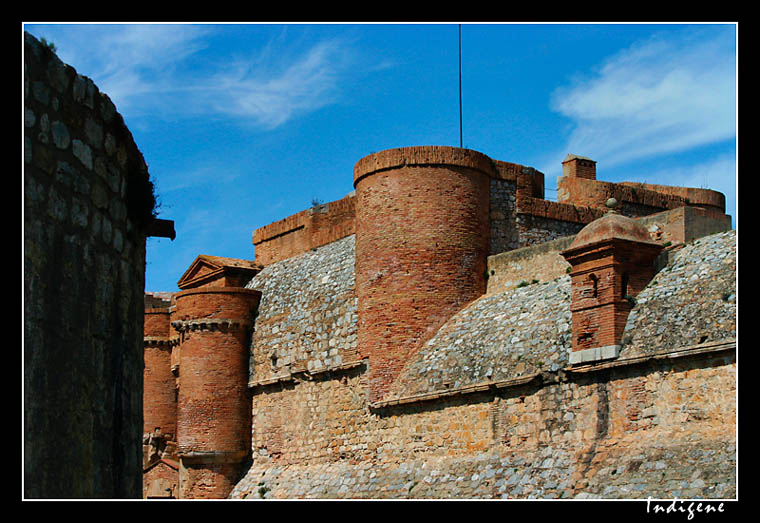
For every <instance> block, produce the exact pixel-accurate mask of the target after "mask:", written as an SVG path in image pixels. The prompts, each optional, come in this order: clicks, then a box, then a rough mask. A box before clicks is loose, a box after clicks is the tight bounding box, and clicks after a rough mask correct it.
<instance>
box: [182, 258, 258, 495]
mask: <svg viewBox="0 0 760 523" xmlns="http://www.w3.org/2000/svg"><path fill="white" fill-rule="evenodd" d="M256 272H257V269H256V268H255V266H253V264H251V262H246V261H245V260H230V259H228V258H219V257H209V256H199V257H198V258H197V259H196V260H195V262H193V264H192V265H191V267H190V269H188V271H187V272H186V273H185V275H184V276H183V277H182V279H180V281H179V283H178V286H179V287H180V289H182V291H181V292H179V293H177V295H176V296H175V300H176V304H177V305H176V310H175V311H174V314H173V317H172V326H173V327H174V328H175V329H176V330H177V331H178V332H179V333H180V346H179V348H180V360H179V374H180V387H179V398H178V414H177V444H178V453H179V458H180V484H179V494H180V495H179V497H180V498H225V497H227V495H228V494H229V493H230V491H231V490H232V488H233V487H234V485H235V482H236V481H237V480H238V479H239V476H240V474H241V472H242V469H243V467H244V465H245V463H246V462H247V460H248V458H249V457H250V449H251V401H250V397H249V393H248V361H249V356H248V355H249V345H250V334H251V329H252V326H253V321H254V318H255V316H256V313H257V309H258V305H259V300H260V298H261V293H260V292H259V291H256V290H251V289H246V288H244V287H242V286H241V285H242V282H244V281H247V280H249V279H250V277H252V276H253V275H254V274H255V273H256ZM230 285H233V286H230Z"/></svg>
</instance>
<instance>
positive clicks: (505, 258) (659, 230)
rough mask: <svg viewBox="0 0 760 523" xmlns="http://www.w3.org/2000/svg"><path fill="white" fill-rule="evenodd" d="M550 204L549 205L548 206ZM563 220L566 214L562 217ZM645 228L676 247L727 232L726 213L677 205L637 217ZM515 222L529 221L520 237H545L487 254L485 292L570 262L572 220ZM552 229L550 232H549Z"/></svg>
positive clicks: (551, 274)
mask: <svg viewBox="0 0 760 523" xmlns="http://www.w3.org/2000/svg"><path fill="white" fill-rule="evenodd" d="M549 203H554V202H549ZM550 207H551V206H550ZM563 218H564V219H567V216H563ZM639 220H640V221H641V223H642V225H644V227H646V228H647V230H648V231H649V234H650V237H651V238H652V240H654V241H656V242H659V243H661V244H665V245H668V246H670V247H677V246H679V245H683V244H685V243H688V242H691V241H694V240H695V239H697V238H702V237H706V236H710V235H713V234H716V233H720V232H724V231H728V230H729V229H730V227H731V223H730V222H731V218H730V216H726V215H721V216H716V215H715V214H714V213H713V212H712V211H710V210H705V209H700V208H698V207H677V208H675V209H670V210H667V211H662V212H658V213H654V214H650V215H648V216H642V217H641V218H639ZM517 221H518V224H526V223H530V224H532V226H531V227H530V229H529V230H530V231H535V233H533V232H530V233H529V232H526V231H525V229H521V234H522V238H523V239H525V238H530V237H536V238H542V237H543V238H546V240H545V241H543V242H539V243H532V242H526V243H528V246H525V247H521V248H517V249H514V250H511V251H507V252H502V253H498V254H494V255H492V256H489V257H488V290H487V293H488V294H495V293H499V292H503V291H505V290H508V289H512V288H515V287H517V286H518V285H521V284H529V283H532V282H533V280H538V281H539V282H545V281H550V280H553V279H555V278H559V277H561V276H564V275H565V274H567V269H568V267H570V265H569V264H568V263H567V261H566V260H565V259H564V258H563V257H562V256H560V254H559V253H560V251H562V250H564V249H567V248H568V247H569V246H570V244H571V243H572V240H573V239H574V238H575V232H577V231H576V229H578V228H579V227H580V228H582V225H578V224H575V223H574V222H565V221H564V220H562V221H556V220H551V219H548V218H547V219H541V218H536V217H534V216H527V215H519V216H518V220H517ZM553 230H554V231H556V232H552V231H553Z"/></svg>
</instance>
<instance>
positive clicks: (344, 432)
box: [230, 358, 736, 499]
mask: <svg viewBox="0 0 760 523" xmlns="http://www.w3.org/2000/svg"><path fill="white" fill-rule="evenodd" d="M365 384H366V374H364V373H362V372H359V371H358V370H354V371H352V372H347V373H345V374H344V375H342V376H340V377H338V376H335V377H334V379H330V380H327V379H325V380H317V381H308V382H307V381H304V382H300V383H296V384H292V385H291V386H288V387H285V388H274V389H272V390H271V391H269V392H267V393H266V394H260V395H258V396H256V397H254V403H253V412H254V414H253V418H254V425H253V426H254V436H253V440H254V445H255V447H254V462H253V465H252V466H251V468H250V469H249V471H248V473H247V474H246V476H245V477H244V478H243V480H241V481H240V482H239V483H238V484H237V485H236V487H235V489H234V490H233V492H232V494H231V496H230V497H232V498H254V499H256V498H283V497H287V498H426V497H429V498H437V499H442V498H478V497H482V498H492V497H495V498H499V497H503V498H543V497H546V498H584V497H592V498H646V497H647V496H652V497H655V498H657V497H661V498H672V497H674V496H678V497H681V498H683V497H706V498H721V497H732V496H735V495H736V490H735V488H736V476H735V466H736V454H735V453H736V441H735V430H734V427H735V404H734V399H735V392H736V391H735V366H734V363H733V360H732V359H731V358H712V359H708V360H689V361H683V362H681V363H670V362H665V363H661V364H660V365H659V366H656V367H649V368H642V367H637V368H630V369H621V370H619V371H616V372H612V373H608V374H606V375H596V374H590V375H579V376H575V377H572V378H571V379H568V380H567V381H565V380H558V381H552V380H551V379H550V380H549V381H547V382H544V383H530V384H525V385H519V386H515V387H509V388H504V389H500V390H496V391H490V392H489V391H485V392H477V393H473V394H469V395H461V396H453V397H448V398H442V399H439V400H436V401H432V402H422V403H416V404H404V405H399V406H396V407H389V408H386V409H381V410H378V411H375V410H369V409H367V404H366V401H365V396H364V394H363V390H364V389H363V387H364V385H365ZM708 390H709V393H708V394H705V392H706V391H708Z"/></svg>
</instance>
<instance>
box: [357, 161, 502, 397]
mask: <svg viewBox="0 0 760 523" xmlns="http://www.w3.org/2000/svg"><path fill="white" fill-rule="evenodd" d="M494 174H495V173H494V167H493V163H492V161H491V159H490V158H488V157H487V156H485V155H483V154H481V153H478V152H476V151H471V150H468V149H459V148H454V147H442V146H424V147H405V148H401V149H390V150H387V151H382V152H379V153H376V154H372V155H370V156H367V157H365V158H362V159H361V160H359V161H358V162H357V164H356V166H355V167H354V187H355V188H356V293H357V298H358V314H359V326H358V341H359V347H360V350H361V351H362V354H363V355H364V356H365V357H368V358H369V376H370V401H377V400H379V399H381V398H382V397H383V396H384V394H385V393H386V392H387V390H388V387H389V385H390V384H391V382H392V381H393V379H394V378H395V377H396V376H397V375H398V373H399V371H400V370H401V368H402V367H403V366H404V364H405V363H406V362H407V361H408V359H409V357H410V356H411V355H412V354H413V353H414V352H415V351H416V349H417V348H418V347H419V346H420V344H421V343H424V342H425V341H426V340H427V339H429V338H430V337H431V336H432V335H433V334H434V333H435V332H436V330H437V329H438V328H439V327H440V326H441V325H442V324H443V323H444V322H445V321H446V320H448V319H449V318H450V317H451V316H452V315H453V314H454V313H456V312H457V311H458V310H460V309H461V308H462V307H463V306H464V305H466V304H467V303H468V302H470V301H472V300H474V299H475V298H477V297H479V296H480V295H482V294H483V293H484V292H485V288H486V281H485V271H486V259H487V256H488V254H489V191H490V188H489V187H490V185H489V184H490V176H493V175H494Z"/></svg>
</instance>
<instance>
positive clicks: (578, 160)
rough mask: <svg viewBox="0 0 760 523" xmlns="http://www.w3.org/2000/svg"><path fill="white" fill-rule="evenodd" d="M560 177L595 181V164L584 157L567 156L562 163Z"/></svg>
mask: <svg viewBox="0 0 760 523" xmlns="http://www.w3.org/2000/svg"><path fill="white" fill-rule="evenodd" d="M562 176H568V177H570V178H585V179H586V180H596V162H595V161H594V160H592V159H591V158H586V157H585V156H578V155H576V154H568V155H567V156H566V157H565V161H563V162H562Z"/></svg>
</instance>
